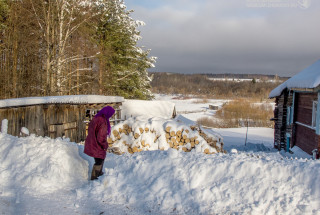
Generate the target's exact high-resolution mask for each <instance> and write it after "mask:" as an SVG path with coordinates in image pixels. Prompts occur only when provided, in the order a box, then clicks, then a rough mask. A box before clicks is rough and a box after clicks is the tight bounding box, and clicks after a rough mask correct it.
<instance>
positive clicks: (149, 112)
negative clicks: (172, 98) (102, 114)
mask: <svg viewBox="0 0 320 215" xmlns="http://www.w3.org/2000/svg"><path fill="white" fill-rule="evenodd" d="M174 108H175V104H174V103H172V102H168V101H144V100H128V99H126V100H125V102H123V103H122V112H121V114H122V116H123V118H125V117H126V118H129V117H131V116H132V117H137V116H145V117H160V118H164V119H170V118H172V114H173V111H174Z"/></svg>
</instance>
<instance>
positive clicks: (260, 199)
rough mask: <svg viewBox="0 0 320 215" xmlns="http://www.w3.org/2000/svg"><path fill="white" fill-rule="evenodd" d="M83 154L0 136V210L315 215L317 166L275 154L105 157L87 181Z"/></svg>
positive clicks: (319, 205) (319, 192)
mask: <svg viewBox="0 0 320 215" xmlns="http://www.w3.org/2000/svg"><path fill="white" fill-rule="evenodd" d="M82 151H83V146H82V145H76V144H74V143H70V142H68V141H67V140H62V139H56V140H52V139H49V138H42V137H35V136H29V137H26V138H17V137H12V136H10V135H5V134H0V212H2V213H4V214H22V213H23V214H25V213H28V214H53V213H54V214H102V213H105V214H115V213H116V212H117V211H118V212H119V214H121V213H123V214H124V213H126V214H252V215H258V214H259V215H260V214H314V215H316V214H319V213H320V200H319V199H320V187H319V186H318V183H317V182H319V180H320V175H319V174H317V173H318V172H319V171H320V162H319V161H313V160H307V159H293V158H292V159H286V158H283V157H282V155H281V154H279V153H278V152H269V153H264V152H261V153H259V154H255V153H247V152H241V151H240V152H239V151H237V150H233V152H234V153H230V154H222V153H218V154H215V155H205V154H203V153H197V152H196V151H195V150H193V151H191V152H190V153H185V152H183V151H180V152H179V151H177V150H174V149H171V148H169V149H168V150H167V151H143V152H140V153H135V154H133V155H131V154H128V153H126V154H123V155H121V156H118V155H115V154H108V155H107V158H106V161H105V163H104V172H105V175H103V176H102V177H100V178H99V179H98V180H96V181H90V182H89V183H88V181H87V177H88V173H89V171H88V162H87V161H86V160H84V159H88V157H85V156H83V154H82ZM79 153H80V155H81V156H79ZM92 160H93V159H91V161H90V163H91V164H90V165H92ZM12 196H14V197H12ZM11 212H12V213H11ZM18 212H19V213H18Z"/></svg>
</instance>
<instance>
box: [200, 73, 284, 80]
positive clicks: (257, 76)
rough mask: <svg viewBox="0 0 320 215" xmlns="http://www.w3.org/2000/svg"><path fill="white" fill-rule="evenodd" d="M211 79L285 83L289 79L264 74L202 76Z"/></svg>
mask: <svg viewBox="0 0 320 215" xmlns="http://www.w3.org/2000/svg"><path fill="white" fill-rule="evenodd" d="M202 75H205V76H207V77H209V78H228V79H260V80H265V81H267V80H279V81H285V80H287V79H288V78H289V77H280V76H278V75H263V74H231V73H225V74H202Z"/></svg>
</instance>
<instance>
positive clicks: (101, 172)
mask: <svg viewBox="0 0 320 215" xmlns="http://www.w3.org/2000/svg"><path fill="white" fill-rule="evenodd" d="M102 169H103V163H102V164H101V168H100V173H99V176H101V175H103V174H104V172H103V171H102ZM99 176H98V177H99Z"/></svg>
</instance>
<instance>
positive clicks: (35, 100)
mask: <svg viewBox="0 0 320 215" xmlns="http://www.w3.org/2000/svg"><path fill="white" fill-rule="evenodd" d="M123 101H124V98H123V97H119V96H100V95H72V96H46V97H26V98H16V99H4V100H0V108H6V107H19V106H30V105H40V104H101V103H117V102H123Z"/></svg>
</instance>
